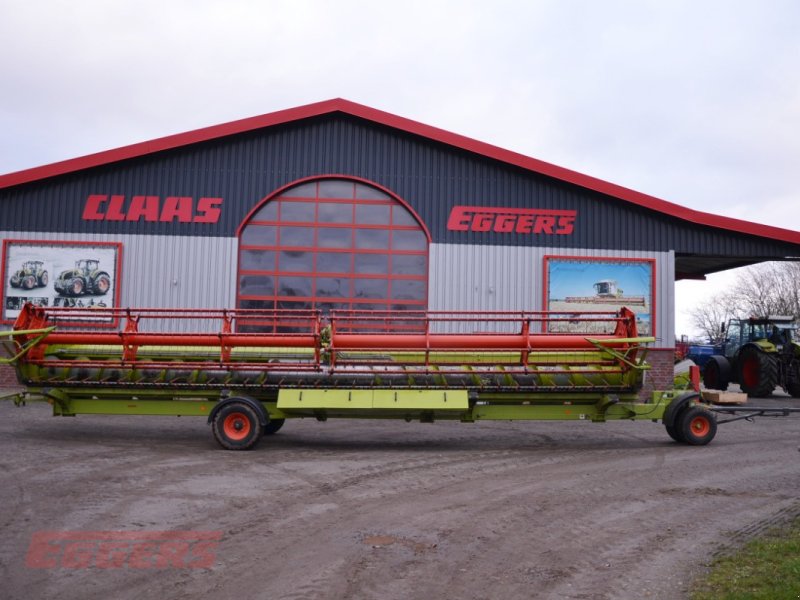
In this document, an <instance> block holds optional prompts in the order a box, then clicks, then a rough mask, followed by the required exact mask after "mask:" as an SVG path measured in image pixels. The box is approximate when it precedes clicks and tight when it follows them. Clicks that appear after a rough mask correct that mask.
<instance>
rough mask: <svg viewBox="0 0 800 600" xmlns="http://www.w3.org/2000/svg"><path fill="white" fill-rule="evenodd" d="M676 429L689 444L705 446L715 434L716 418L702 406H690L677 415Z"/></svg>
mask: <svg viewBox="0 0 800 600" xmlns="http://www.w3.org/2000/svg"><path fill="white" fill-rule="evenodd" d="M676 425H677V427H678V431H679V432H680V434H681V436H682V437H683V440H682V441H683V442H685V443H687V444H689V445H690V446H705V445H706V444H708V443H709V442H710V441H711V440H713V439H714V436H715V435H717V419H716V418H715V417H714V413H712V412H711V411H710V410H708V409H707V408H705V407H703V406H690V407H689V408H687V409H686V410H684V411H682V412H681V414H680V415H678V419H677V423H676Z"/></svg>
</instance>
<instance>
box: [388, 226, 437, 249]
mask: <svg viewBox="0 0 800 600" xmlns="http://www.w3.org/2000/svg"><path fill="white" fill-rule="evenodd" d="M427 247H428V238H427V237H426V236H425V234H424V233H422V232H421V231H420V230H416V231H411V230H406V229H395V230H394V231H392V248H393V249H394V250H425V249H426V248H427Z"/></svg>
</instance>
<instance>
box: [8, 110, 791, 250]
mask: <svg viewBox="0 0 800 600" xmlns="http://www.w3.org/2000/svg"><path fill="white" fill-rule="evenodd" d="M333 112H342V113H345V114H348V115H352V116H355V117H360V118H362V119H366V120H368V121H373V122H375V123H379V124H381V125H386V126H388V127H393V128H396V129H399V130H402V131H405V132H408V133H411V134H415V135H419V136H422V137H425V138H428V139H431V140H434V141H437V142H441V143H444V144H448V145H450V146H454V147H456V148H461V149H462V150H467V151H469V152H474V153H476V154H480V155H482V156H486V157H488V158H492V159H495V160H499V161H501V162H505V163H508V164H511V165H515V166H518V167H521V168H523V169H527V170H529V171H534V172H536V173H540V174H542V175H546V176H548V177H553V178H555V179H560V180H562V181H565V182H567V183H572V184H574V185H578V186H581V187H584V188H587V189H590V190H594V191H596V192H600V193H602V194H606V195H609V196H612V197H614V198H618V199H620V200H624V201H626V202H630V203H632V204H636V205H638V206H642V207H644V208H647V209H650V210H654V211H657V212H660V213H663V214H667V215H670V216H673V217H676V218H678V219H683V220H685V221H688V222H690V223H695V224H697V225H702V226H707V227H717V228H720V229H727V230H730V231H735V232H738V233H746V234H749V235H756V236H760V237H766V238H770V239H773V240H776V241H781V242H789V243H791V244H800V232H796V231H791V230H788V229H782V228H780V227H772V226H770V225H762V224H760V223H751V222H750V221H742V220H739V219H732V218H730V217H724V216H721V215H714V214H710V213H705V212H700V211H697V210H692V209H690V208H686V207H684V206H680V205H678V204H673V203H672V202H667V201H666V200H661V199H659V198H655V197H654V196H648V195H647V194H642V193H641V192H637V191H635V190H631V189H628V188H625V187H622V186H619V185H615V184H613V183H609V182H607V181H603V180H602V179H597V178H595V177H590V176H588V175H583V174H582V173H577V172H576V171H571V170H570V169H565V168H563V167H559V166H556V165H553V164H550V163H547V162H544V161H541V160H538V159H535V158H531V157H528V156H524V155H522V154H518V153H516V152H511V151H510V150H504V149H502V148H498V147H497V146H492V145H491V144H486V143H484V142H479V141H477V140H474V139H471V138H468V137H465V136H462V135H458V134H456V133H451V132H449V131H445V130H443V129H439V128H437V127H431V126H430V125H425V124H424V123H419V122H417V121H412V120H410V119H406V118H403V117H398V116H397V115H393V114H391V113H387V112H384V111H381V110H377V109H374V108H370V107H369V106H364V105H363V104H357V103H355V102H350V101H349V100H344V99H342V98H335V99H333V100H325V101H323V102H317V103H314V104H307V105H305V106H299V107H296V108H290V109H287V110H280V111H277V112H273V113H269V114H266V115H261V116H257V117H250V118H248V119H240V120H238V121H232V122H230V123H224V124H222V125H213V126H211V127H204V128H202V129H195V130H194V131H188V132H186V133H178V134H175V135H169V136H166V137H162V138H157V139H155V140H150V141H148V142H141V143H138V144H132V145H130V146H123V147H122V148H116V149H114V150H107V151H105V152H98V153H96V154H89V155H87V156H82V157H79V158H72V159H69V160H64V161H61V162H56V163H52V164H49V165H44V166H41V167H34V168H32V169H25V170H23V171H17V172H15V173H8V174H7V175H0V189H2V188H7V187H11V186H14V185H19V184H22V183H29V182H32V181H38V180H40V179H45V178H48V177H54V176H56V175H64V174H66V173H73V172H75V171H79V170H82V169H89V168H91V167H98V166H101V165H106V164H109V163H114V162H117V161H121V160H125V159H129V158H136V157H139V156H145V155H147V154H152V153H154V152H161V151H163V150H171V149H174V148H179V147H181V146H187V145H189V144H196V143H199V142H206V141H209V140H213V139H217V138H221V137H226V136H230V135H236V134H238V133H244V132H248V131H253V130H256V129H261V128H264V127H270V126H272V125H280V124H283V123H290V122H292V121H297V120H300V119H306V118H309V117H315V116H318V115H323V114H329V113H333Z"/></svg>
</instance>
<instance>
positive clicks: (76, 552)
mask: <svg viewBox="0 0 800 600" xmlns="http://www.w3.org/2000/svg"><path fill="white" fill-rule="evenodd" d="M95 548H97V542H94V541H92V542H69V543H68V544H65V545H64V557H63V558H62V559H61V566H62V567H64V568H65V569H86V568H87V567H89V566H90V565H91V564H92V560H93V559H94V551H95Z"/></svg>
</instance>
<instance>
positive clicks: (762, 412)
mask: <svg viewBox="0 0 800 600" xmlns="http://www.w3.org/2000/svg"><path fill="white" fill-rule="evenodd" d="M710 410H712V411H713V412H715V413H719V414H721V415H731V418H729V419H722V420H720V419H717V424H718V425H722V424H724V423H733V422H734V421H751V422H752V421H753V419H755V418H756V417H771V418H776V417H788V416H789V415H791V414H792V413H800V408H786V407H784V408H767V407H757V406H752V407H750V406H748V407H744V408H743V407H740V406H712V407H711V409H710ZM742 413H743V414H742Z"/></svg>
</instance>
